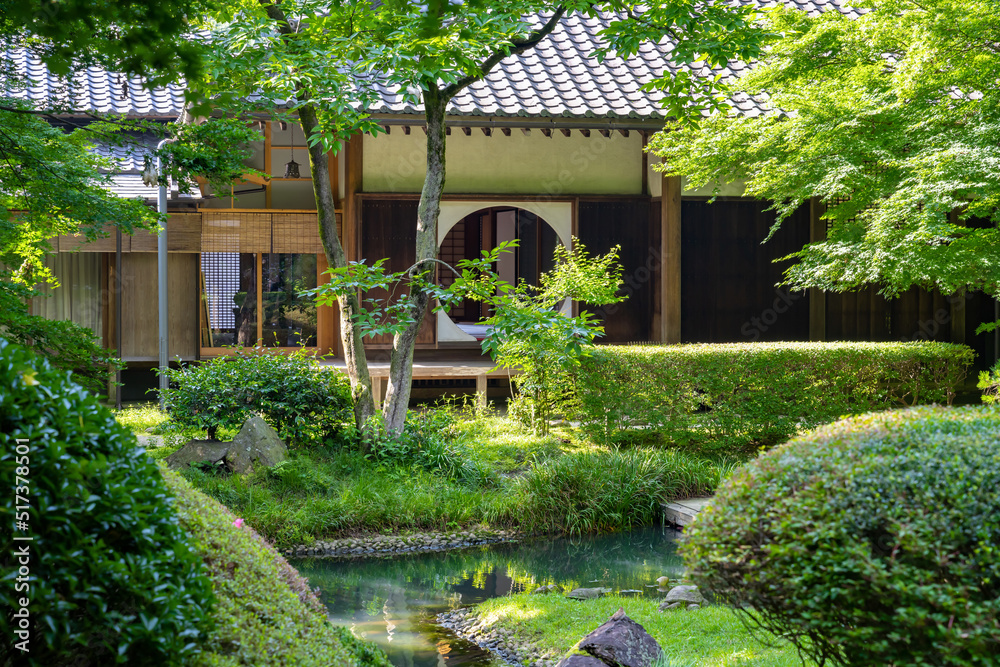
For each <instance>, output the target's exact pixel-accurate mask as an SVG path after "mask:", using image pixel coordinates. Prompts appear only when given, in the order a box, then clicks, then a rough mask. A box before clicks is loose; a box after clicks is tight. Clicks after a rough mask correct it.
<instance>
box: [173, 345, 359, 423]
mask: <svg viewBox="0 0 1000 667" xmlns="http://www.w3.org/2000/svg"><path fill="white" fill-rule="evenodd" d="M166 373H167V376H168V377H169V379H170V385H171V386H170V388H169V389H167V390H166V391H165V392H164V395H163V398H164V405H165V406H166V408H167V410H168V411H169V412H170V415H171V417H172V418H173V419H174V420H175V421H176V422H178V423H179V424H182V425H184V426H193V427H196V428H202V429H205V430H206V431H208V437H210V438H215V437H216V431H217V430H218V429H219V428H220V427H224V428H231V429H237V428H239V427H240V426H241V425H242V424H243V422H244V421H246V419H247V418H248V417H249V416H250V415H251V414H254V413H257V414H260V415H261V416H262V417H263V418H264V419H265V420H266V421H268V422H269V423H270V424H271V425H272V426H273V427H274V428H275V429H277V431H278V433H279V435H281V437H282V438H285V439H286V440H290V441H292V442H303V441H308V440H312V439H315V438H321V437H324V436H327V435H331V434H333V433H335V432H336V431H337V430H338V429H340V428H342V426H343V425H344V423H345V422H346V421H348V420H350V419H352V418H351V389H350V382H349V381H348V380H347V378H346V377H344V376H343V375H341V374H340V373H338V372H336V371H335V370H333V369H331V368H323V367H321V366H319V365H318V364H316V363H315V362H314V361H313V359H312V358H311V357H310V356H309V354H307V353H306V352H304V351H297V352H295V353H293V354H290V355H284V354H278V353H272V352H268V351H267V350H266V349H265V348H234V349H233V353H232V354H231V355H227V356H224V357H217V358H215V359H212V360H210V361H206V362H203V363H200V364H191V365H189V366H185V367H183V368H176V369H170V370H168V371H166Z"/></svg>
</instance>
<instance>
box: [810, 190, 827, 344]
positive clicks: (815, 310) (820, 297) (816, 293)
mask: <svg viewBox="0 0 1000 667" xmlns="http://www.w3.org/2000/svg"><path fill="white" fill-rule="evenodd" d="M825 211H826V205H825V204H823V202H821V201H820V200H819V198H818V197H812V198H811V199H810V200H809V242H810V243H819V242H820V241H824V240H826V220H822V219H821V218H820V216H822V215H823V213H824V212H825ZM809 340H811V341H814V342H821V341H825V340H826V292H824V291H823V290H819V289H815V288H813V289H811V290H809Z"/></svg>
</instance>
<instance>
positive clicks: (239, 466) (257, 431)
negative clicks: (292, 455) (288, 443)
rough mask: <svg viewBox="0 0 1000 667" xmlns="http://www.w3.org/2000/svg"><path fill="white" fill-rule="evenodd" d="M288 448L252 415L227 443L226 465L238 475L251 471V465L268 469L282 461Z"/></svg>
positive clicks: (268, 427) (261, 421)
mask: <svg viewBox="0 0 1000 667" xmlns="http://www.w3.org/2000/svg"><path fill="white" fill-rule="evenodd" d="M287 455H288V448H287V447H285V443H283V442H282V441H281V438H279V437H278V434H277V433H276V432H275V431H274V429H273V428H271V427H270V426H268V424H267V422H265V421H264V420H263V419H261V417H260V416H258V415H252V416H251V417H250V418H249V419H247V420H246V421H245V422H243V428H241V429H240V432H239V433H237V434H236V437H235V438H233V441H232V442H231V443H229V453H227V454H226V463H228V464H229V467H230V468H231V469H232V471H233V472H235V473H238V474H240V475H244V474H247V473H249V472H251V471H252V470H253V464H255V463H256V464H259V465H262V466H264V467H265V468H270V467H273V466H275V465H277V464H278V463H280V462H282V461H284V460H285V459H286V458H287Z"/></svg>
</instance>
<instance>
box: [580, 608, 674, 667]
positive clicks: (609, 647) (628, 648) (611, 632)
mask: <svg viewBox="0 0 1000 667" xmlns="http://www.w3.org/2000/svg"><path fill="white" fill-rule="evenodd" d="M578 646H579V648H580V649H581V650H583V651H586V652H587V653H589V654H590V655H592V656H594V657H595V658H598V659H600V660H602V661H603V662H605V663H606V664H607V665H610V666H611V667H650V666H651V665H652V664H653V663H655V662H656V661H657V659H659V657H660V654H661V653H662V651H661V649H660V645H659V644H658V643H656V640H655V639H653V637H652V636H651V635H650V634H649V633H648V632H646V629H645V628H644V627H642V626H641V625H639V624H638V623H636V622H635V621H633V620H632V619H631V618H629V617H628V616H627V615H626V614H625V610H624V609H620V608H619V609H618V611H616V612H615V613H614V615H613V616H612V617H611V618H609V619H608V620H607V621H606V622H605V623H604V624H603V625H602V626H600V627H599V628H597V629H596V630H594V631H593V632H591V633H590V634H589V635H587V636H586V637H584V638H583V639H581V640H580V643H579V644H578Z"/></svg>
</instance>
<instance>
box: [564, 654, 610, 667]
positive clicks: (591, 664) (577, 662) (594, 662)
mask: <svg viewBox="0 0 1000 667" xmlns="http://www.w3.org/2000/svg"><path fill="white" fill-rule="evenodd" d="M556 667H608V666H607V665H605V664H604V663H603V662H602V661H601V660H598V659H597V658H595V657H594V656H592V655H583V654H581V653H574V654H573V655H568V656H566V657H565V658H563V659H562V660H560V661H559V664H558V665H556Z"/></svg>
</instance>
